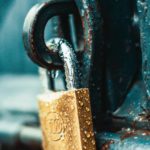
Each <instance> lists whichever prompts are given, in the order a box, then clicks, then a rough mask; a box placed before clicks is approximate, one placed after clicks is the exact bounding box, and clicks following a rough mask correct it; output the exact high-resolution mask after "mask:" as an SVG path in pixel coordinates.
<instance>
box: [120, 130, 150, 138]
mask: <svg viewBox="0 0 150 150" xmlns="http://www.w3.org/2000/svg"><path fill="white" fill-rule="evenodd" d="M139 135H142V136H149V135H150V131H149V130H132V131H128V132H125V133H124V134H123V135H122V136H121V137H120V138H121V140H124V139H127V138H130V137H134V136H139Z"/></svg>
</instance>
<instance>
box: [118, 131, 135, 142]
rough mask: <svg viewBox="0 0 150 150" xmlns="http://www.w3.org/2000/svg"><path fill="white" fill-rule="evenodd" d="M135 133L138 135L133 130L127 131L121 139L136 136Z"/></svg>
mask: <svg viewBox="0 0 150 150" xmlns="http://www.w3.org/2000/svg"><path fill="white" fill-rule="evenodd" d="M135 135H137V134H136V133H135V131H134V130H133V131H129V132H126V133H125V134H123V135H122V136H121V137H120V138H121V140H124V139H127V138H130V137H132V136H135Z"/></svg>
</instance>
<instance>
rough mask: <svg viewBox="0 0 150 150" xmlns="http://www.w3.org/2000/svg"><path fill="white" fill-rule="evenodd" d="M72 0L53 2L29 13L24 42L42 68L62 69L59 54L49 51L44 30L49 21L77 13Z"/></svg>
mask: <svg viewBox="0 0 150 150" xmlns="http://www.w3.org/2000/svg"><path fill="white" fill-rule="evenodd" d="M75 6H76V5H75V3H74V2H73V1H72V0H57V1H56V0H55V1H54V0H52V1H49V2H46V3H42V4H37V5H35V6H34V7H33V8H32V9H31V10H30V11H29V13H28V15H27V17H26V19H25V23H24V27H23V41H24V45H25V48H26V50H27V53H28V55H29V57H30V58H31V59H32V60H33V61H34V62H35V63H37V64H38V65H40V66H41V67H44V68H47V69H60V68H62V62H61V60H60V58H59V56H58V53H57V52H56V51H55V50H53V49H51V50H50V49H49V48H48V47H47V46H46V44H45V41H44V29H45V26H46V23H47V22H48V20H49V19H51V18H52V17H54V16H60V15H62V14H73V13H76V12H77V8H76V7H75Z"/></svg>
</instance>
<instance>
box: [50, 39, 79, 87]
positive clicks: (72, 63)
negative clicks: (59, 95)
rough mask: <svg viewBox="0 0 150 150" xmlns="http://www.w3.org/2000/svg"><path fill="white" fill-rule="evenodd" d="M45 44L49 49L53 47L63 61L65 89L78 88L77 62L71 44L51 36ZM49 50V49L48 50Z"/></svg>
mask: <svg viewBox="0 0 150 150" xmlns="http://www.w3.org/2000/svg"><path fill="white" fill-rule="evenodd" d="M47 46H48V47H49V48H50V49H55V50H56V51H57V52H58V54H59V57H60V59H61V61H62V62H63V66H64V70H65V76H66V84H67V89H68V90H71V89H78V88H80V81H79V75H80V73H79V66H78V65H79V64H78V61H77V58H76V55H75V53H74V50H73V48H72V46H71V45H70V44H69V43H68V42H67V41H66V40H65V39H62V38H53V39H51V40H49V41H48V42H47ZM50 51H51V50H49V52H50Z"/></svg>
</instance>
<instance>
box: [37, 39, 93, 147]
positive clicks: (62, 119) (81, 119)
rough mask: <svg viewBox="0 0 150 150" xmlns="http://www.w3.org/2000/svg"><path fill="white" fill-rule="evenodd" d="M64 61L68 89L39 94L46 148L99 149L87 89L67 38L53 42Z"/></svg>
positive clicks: (51, 45)
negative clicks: (80, 77) (81, 86)
mask: <svg viewBox="0 0 150 150" xmlns="http://www.w3.org/2000/svg"><path fill="white" fill-rule="evenodd" d="M49 47H53V48H54V47H55V48H56V49H57V50H58V53H59V56H60V58H61V59H62V61H63V64H64V70H65V76H66V83H67V89H68V90H67V91H57V92H53V93H52V92H47V93H44V94H42V95H40V96H39V97H38V99H39V114H40V122H41V128H42V133H43V148H44V150H96V146H95V145H96V144H95V137H94V132H93V124H92V115H91V107H90V99H89V91H88V89H87V88H82V89H81V88H80V85H79V84H80V83H79V82H80V81H79V78H78V76H79V73H78V68H77V60H76V57H75V54H74V52H73V50H72V48H71V47H70V45H69V44H68V43H67V42H66V41H65V40H63V39H59V38H55V39H53V40H51V41H50V42H49Z"/></svg>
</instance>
